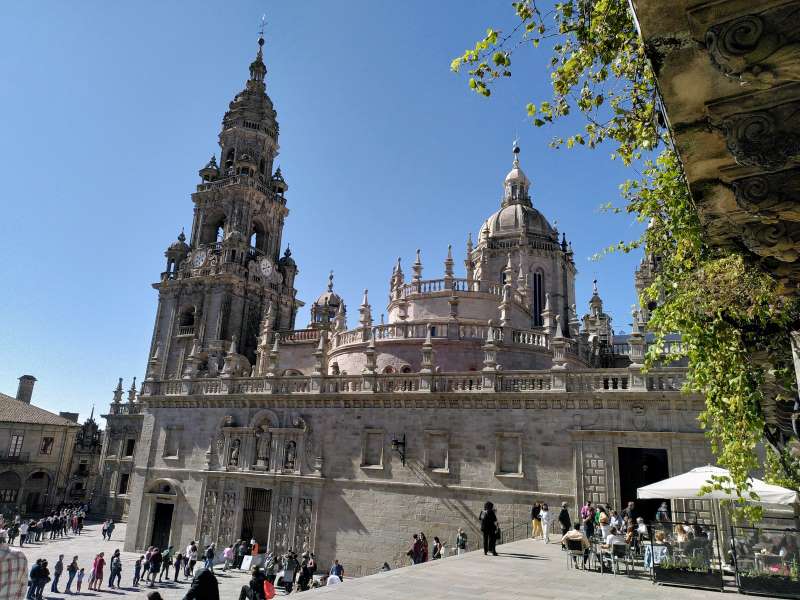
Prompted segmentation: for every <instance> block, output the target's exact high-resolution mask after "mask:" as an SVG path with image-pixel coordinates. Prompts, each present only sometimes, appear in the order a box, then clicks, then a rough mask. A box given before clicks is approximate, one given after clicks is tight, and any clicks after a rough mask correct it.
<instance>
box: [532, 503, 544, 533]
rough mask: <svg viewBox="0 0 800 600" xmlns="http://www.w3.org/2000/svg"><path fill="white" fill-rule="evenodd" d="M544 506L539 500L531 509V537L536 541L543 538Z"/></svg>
mask: <svg viewBox="0 0 800 600" xmlns="http://www.w3.org/2000/svg"><path fill="white" fill-rule="evenodd" d="M541 513H542V505H541V504H540V503H539V501H538V500H537V501H536V502H534V503H533V506H532V507H531V537H532V538H533V539H536V538H538V537H542V518H541Z"/></svg>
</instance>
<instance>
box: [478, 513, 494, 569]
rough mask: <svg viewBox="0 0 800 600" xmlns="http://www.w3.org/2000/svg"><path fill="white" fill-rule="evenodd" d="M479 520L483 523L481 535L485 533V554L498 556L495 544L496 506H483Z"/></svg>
mask: <svg viewBox="0 0 800 600" xmlns="http://www.w3.org/2000/svg"><path fill="white" fill-rule="evenodd" d="M478 519H479V520H480V522H481V533H483V554H484V556H485V555H487V554H488V553H489V552H491V553H492V554H494V555H495V556H497V550H495V547H494V546H495V544H496V543H497V515H496V514H495V513H494V504H492V503H491V502H487V503H486V504H484V505H483V510H482V511H481V514H480V516H479V517H478Z"/></svg>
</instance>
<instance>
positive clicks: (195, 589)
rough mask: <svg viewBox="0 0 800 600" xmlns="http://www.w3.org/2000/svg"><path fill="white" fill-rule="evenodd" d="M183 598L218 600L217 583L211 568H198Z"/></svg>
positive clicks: (186, 599)
mask: <svg viewBox="0 0 800 600" xmlns="http://www.w3.org/2000/svg"><path fill="white" fill-rule="evenodd" d="M183 600H219V583H218V582H217V578H216V576H215V575H214V573H213V572H212V571H211V569H206V568H205V567H204V568H202V569H200V570H198V571H197V572H196V573H195V575H194V579H192V585H191V587H189V589H188V590H187V591H186V595H185V596H184V597H183Z"/></svg>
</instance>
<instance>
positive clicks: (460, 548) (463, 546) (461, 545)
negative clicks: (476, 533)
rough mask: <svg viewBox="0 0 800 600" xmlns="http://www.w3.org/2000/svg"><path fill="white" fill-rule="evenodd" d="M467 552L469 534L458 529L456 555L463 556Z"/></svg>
mask: <svg viewBox="0 0 800 600" xmlns="http://www.w3.org/2000/svg"><path fill="white" fill-rule="evenodd" d="M466 551H467V534H466V533H464V530H463V529H461V528H460V527H459V528H458V533H457V534H456V554H458V556H461V555H462V554H464V553H465V552H466Z"/></svg>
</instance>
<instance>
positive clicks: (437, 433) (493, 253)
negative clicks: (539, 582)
mask: <svg viewBox="0 0 800 600" xmlns="http://www.w3.org/2000/svg"><path fill="white" fill-rule="evenodd" d="M262 46H263V39H260V40H259V49H258V54H257V56H256V59H255V60H254V61H253V63H252V64H251V65H250V78H249V79H248V81H247V83H246V86H245V89H244V90H243V91H242V92H240V93H239V94H238V95H237V96H236V97H235V98H234V100H233V101H232V102H231V104H230V108H229V110H228V112H226V114H225V116H224V118H223V121H222V131H221V133H220V135H219V145H220V152H221V154H220V156H221V160H220V161H219V163H218V162H217V160H216V158H215V157H212V159H211V160H210V161H209V163H208V164H207V165H206V166H204V167H203V168H202V169H201V170H200V177H201V182H200V183H199V184H198V186H197V190H196V192H195V193H194V194H193V195H192V201H193V204H194V221H193V224H192V228H191V233H190V237H189V238H188V239H187V238H186V237H185V236H183V235H181V236H179V237H178V240H177V241H176V242H175V243H173V244H172V245H170V246H169V248H168V249H167V250H166V253H165V256H166V266H165V269H164V272H163V273H162V274H161V277H160V280H159V281H158V283H156V284H155V285H154V287H155V289H157V290H158V296H159V304H158V310H157V314H156V322H155V328H154V332H153V338H152V343H151V349H150V355H149V358H148V363H147V371H146V377H145V380H144V382H143V383H142V386H141V390H140V391H139V392H138V394H137V391H136V388H135V385H134V386H132V387H131V391H130V392H129V394H128V398H127V401H126V402H123V400H122V394H123V392H122V384H121V383H120V385H119V386H118V387H117V391H116V392H115V395H114V401H113V402H112V404H111V408H110V410H109V413H108V415H107V416H106V418H107V419H108V435H107V436H106V441H105V447H104V464H103V487H102V489H103V494H104V495H105V496H106V498H105V499H104V501H105V502H106V503H107V504H108V506H110V507H111V510H112V511H117V512H118V514H120V515H121V514H122V513H123V512H125V511H126V510H127V512H128V515H129V517H130V520H129V526H128V530H127V538H126V542H125V548H126V549H127V550H137V551H139V550H142V549H143V548H145V547H146V546H148V545H150V544H162V545H164V544H166V543H168V542H169V543H173V544H176V545H181V544H185V543H187V542H188V541H189V540H192V539H196V540H200V542H202V543H209V542H212V541H215V542H218V543H220V544H227V543H228V542H230V541H232V540H235V539H236V538H240V537H243V538H255V539H256V540H258V541H259V542H260V544H262V546H265V547H267V548H270V549H274V550H277V551H283V550H287V549H289V548H295V549H301V548H303V547H309V548H312V549H313V550H314V551H316V553H317V554H318V555H319V556H320V558H321V560H322V561H323V562H326V561H329V560H332V559H333V558H334V557H337V558H339V559H340V560H342V561H344V562H345V564H347V565H348V571H349V572H350V573H351V574H354V575H360V574H362V573H368V572H373V571H374V570H375V569H376V568H377V567H379V566H380V565H381V564H382V563H383V561H389V562H390V563H392V562H394V563H399V562H401V561H402V560H403V559H404V551H405V548H406V547H407V543H408V540H409V538H410V536H411V534H412V533H414V532H417V531H420V530H424V531H425V532H426V533H427V534H428V536H429V537H431V538H432V536H433V535H439V536H440V537H442V538H443V539H446V540H452V538H453V535H454V532H455V530H456V529H457V528H458V527H464V528H466V529H467V530H468V531H470V532H471V536H472V537H473V539H475V536H477V535H478V534H477V529H476V527H477V520H476V519H477V514H478V512H479V509H480V507H481V506H482V504H483V503H484V502H485V501H486V500H492V501H493V502H494V503H495V504H496V505H497V506H498V515H499V518H500V521H501V524H502V525H503V527H504V528H505V529H506V530H510V529H511V528H516V527H518V526H519V527H524V525H525V523H526V522H527V520H528V514H529V510H530V503H531V502H532V501H533V500H534V499H540V500H543V501H546V502H549V503H551V504H558V503H560V502H561V501H566V502H568V504H569V505H570V507H571V509H572V510H573V513H574V510H575V507H576V505H577V504H578V503H579V502H582V501H583V500H584V499H587V498H589V499H593V500H595V501H604V502H606V501H607V502H610V503H612V504H615V505H619V504H621V503H622V502H624V501H627V500H630V499H632V498H634V497H635V490H636V487H638V486H640V485H643V484H646V483H650V482H652V481H655V480H658V479H661V478H663V477H666V476H669V475H674V474H677V473H680V472H683V471H685V470H687V469H689V468H692V467H695V466H697V465H700V464H705V463H706V462H708V461H709V458H710V454H709V449H708V446H707V443H706V442H705V440H704V437H703V435H702V433H701V432H700V431H699V429H698V425H697V422H696V417H697V415H698V413H699V411H700V410H701V409H702V404H703V402H702V399H701V398H699V397H696V396H690V395H684V394H682V393H680V392H679V389H680V387H681V384H682V381H683V377H684V373H685V369H684V368H683V367H682V366H680V365H670V366H663V367H660V368H657V369H651V370H650V371H649V372H646V373H645V372H644V371H643V370H642V362H643V356H644V352H645V350H646V347H647V344H648V339H647V336H646V334H645V332H644V331H645V326H646V315H645V314H643V313H640V312H638V311H635V312H634V315H633V328H632V331H631V333H630V334H628V335H626V336H624V337H620V336H615V334H614V331H613V329H612V326H611V325H612V319H611V316H610V315H608V314H607V313H606V312H605V311H604V308H603V301H602V298H601V295H600V292H599V289H598V286H597V284H595V287H594V293H593V295H592V297H591V298H590V299H589V301H588V309H587V312H586V314H585V315H584V316H583V317H582V318H581V317H579V316H578V309H577V307H576V303H577V299H576V298H575V286H574V282H575V277H576V275H577V269H576V267H575V262H574V259H573V253H572V248H571V245H570V243H569V242H568V241H567V239H566V236H565V235H564V234H562V233H560V232H558V231H557V230H556V228H555V227H554V226H553V225H552V224H550V223H549V222H548V220H547V219H546V218H545V216H544V215H542V214H541V212H539V211H538V210H537V209H536V207H535V204H534V199H533V198H532V197H531V194H530V190H529V180H528V178H527V176H526V175H525V173H524V172H523V170H522V167H521V161H520V151H519V148H515V149H514V154H513V157H512V166H511V170H510V172H509V173H508V174H507V175H506V177H505V179H504V180H503V181H502V185H501V186H500V187H501V190H502V193H501V197H500V202H499V207H498V208H497V210H496V211H495V212H494V213H492V214H491V216H489V218H487V219H486V221H485V222H484V223H483V224H482V225H481V227H480V229H479V232H478V235H477V239H476V240H475V241H473V239H472V237H471V236H470V237H468V239H467V242H466V251H465V254H464V258H463V265H464V268H463V275H456V268H455V263H456V261H455V259H454V258H453V254H452V250H451V251H450V252H449V253H448V257H447V259H446V261H445V263H444V265H443V269H442V271H443V272H442V275H441V276H439V277H428V278H424V277H423V260H422V253H421V252H417V255H416V257H415V260H414V262H413V263H412V264H411V265H410V266H408V267H404V266H403V264H402V262H401V261H400V260H398V262H397V264H396V265H395V266H394V268H393V270H392V274H391V278H390V285H389V298H388V305H387V308H386V314H387V315H388V319H387V322H385V323H384V322H381V323H376V322H375V320H374V317H373V310H372V305H371V303H370V299H369V295H368V293H367V291H366V290H365V291H364V295H363V297H362V299H361V303H360V305H359V306H358V309H357V316H356V317H355V320H356V323H355V324H354V326H352V327H350V326H348V317H349V315H348V311H347V306H346V303H345V301H344V299H342V298H341V297H340V296H339V295H338V294H337V293H336V292H335V291H334V283H333V277H332V276H331V278H330V280H329V282H328V285H327V289H326V290H325V291H323V293H322V294H321V295H320V296H319V297H318V298H317V300H316V301H315V302H313V303H312V305H311V306H310V313H311V321H310V323H309V325H308V326H307V327H305V328H298V327H297V324H296V321H297V318H298V313H299V309H300V308H302V306H303V303H302V302H301V301H300V300H298V299H297V298H296V291H295V288H294V280H295V277H296V276H297V274H298V266H297V264H296V263H295V261H294V259H293V258H292V256H291V253H290V252H289V251H288V248H287V250H286V251H285V252H283V254H281V248H282V247H283V245H282V227H283V224H284V220H285V219H286V217H287V215H288V209H287V199H286V192H287V190H288V186H287V184H286V181H285V180H284V178H283V176H282V175H281V173H280V170H277V169H276V170H273V163H274V160H275V156H276V154H277V149H278V125H277V121H276V113H275V110H274V109H273V106H272V102H271V101H270V99H269V97H268V96H267V95H266V91H265V83H264V81H265V75H266V67H265V65H264V63H263V59H262ZM312 252H313V249H308V254H311V253H312ZM649 264H650V263H649V262H648V261H644V262H643V268H644V267H647V266H648V265H649ZM406 269H407V270H408V273H407V272H406ZM459 271H461V269H459ZM647 276H648V275H647V273H646V272H641V273H640V275H639V277H638V281H642V280H643V278H646V277H647ZM123 482H124V484H123ZM121 490H124V492H121ZM126 505H127V507H126ZM678 508H681V509H689V510H701V509H702V508H703V506H702V503H700V502H698V503H696V506H680V507H678ZM651 509H652V510H654V509H653V508H652V507H648V506H644V507H643V510H645V511H647V510H651Z"/></svg>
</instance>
